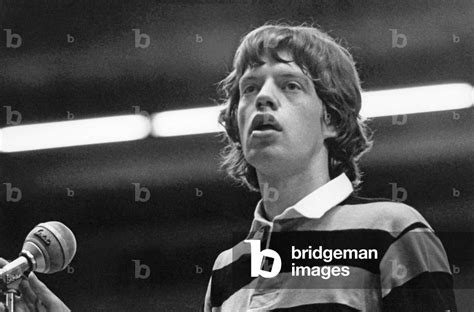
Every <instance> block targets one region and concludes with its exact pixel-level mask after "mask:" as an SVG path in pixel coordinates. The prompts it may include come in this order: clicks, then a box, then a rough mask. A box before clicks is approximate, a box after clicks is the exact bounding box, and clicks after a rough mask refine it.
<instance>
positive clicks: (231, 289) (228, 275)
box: [211, 254, 254, 307]
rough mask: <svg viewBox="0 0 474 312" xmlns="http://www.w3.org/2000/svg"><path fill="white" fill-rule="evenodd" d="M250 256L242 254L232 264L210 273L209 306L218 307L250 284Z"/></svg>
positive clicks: (251, 278)
mask: <svg viewBox="0 0 474 312" xmlns="http://www.w3.org/2000/svg"><path fill="white" fill-rule="evenodd" d="M253 279H254V277H251V276H250V254H244V255H243V256H241V257H240V258H239V259H237V260H236V261H234V262H232V264H230V265H227V266H225V267H223V268H221V269H219V270H215V271H213V272H212V283H211V305H212V306H213V307H220V306H221V305H222V303H223V302H224V301H226V300H227V299H228V298H229V297H230V296H232V295H233V294H234V293H235V292H236V291H238V290H239V289H241V288H243V287H244V286H245V285H247V284H248V283H250V282H251V281H252V280H253Z"/></svg>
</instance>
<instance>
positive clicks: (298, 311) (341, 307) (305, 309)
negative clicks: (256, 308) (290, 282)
mask: <svg viewBox="0 0 474 312" xmlns="http://www.w3.org/2000/svg"><path fill="white" fill-rule="evenodd" d="M271 311H275V312H276V311H278V312H284V311H291V312H315V311H318V312H357V311H360V310H357V309H354V308H352V307H349V306H347V305H345V304H340V303H314V304H306V305H301V306H297V307H291V308H284V309H275V310H271Z"/></svg>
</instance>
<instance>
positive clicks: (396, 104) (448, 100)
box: [360, 83, 473, 117]
mask: <svg viewBox="0 0 474 312" xmlns="http://www.w3.org/2000/svg"><path fill="white" fill-rule="evenodd" d="M472 95H473V93H472V87H471V86H470V85H469V84H464V83H456V84H454V83H453V84H443V85H433V86H423V87H411V88H404V89H393V90H381V91H370V92H365V93H363V94H362V109H361V112H360V114H361V116H364V117H382V116H393V115H404V114H416V113H426V112H435V111H444V110H454V109H461V108H467V107H471V106H472V103H473V98H472Z"/></svg>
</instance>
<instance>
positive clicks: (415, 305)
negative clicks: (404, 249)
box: [382, 272, 457, 312]
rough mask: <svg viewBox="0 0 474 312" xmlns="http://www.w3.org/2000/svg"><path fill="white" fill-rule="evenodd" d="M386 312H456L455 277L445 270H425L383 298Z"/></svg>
mask: <svg viewBox="0 0 474 312" xmlns="http://www.w3.org/2000/svg"><path fill="white" fill-rule="evenodd" d="M382 303H383V311H384V312H395V311H401V309H403V311H404V312H415V311H430V312H445V311H451V312H456V311H457V308H456V301H455V299H454V292H453V278H452V276H451V274H449V273H445V272H424V273H422V274H420V275H418V276H416V277H415V278H412V279H411V280H410V281H408V282H407V283H405V284H403V285H401V286H398V287H396V288H394V289H392V291H391V292H390V293H389V294H388V295H387V296H385V297H384V298H383V300H382Z"/></svg>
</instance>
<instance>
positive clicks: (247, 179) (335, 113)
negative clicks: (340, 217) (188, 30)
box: [219, 24, 372, 191]
mask: <svg viewBox="0 0 474 312" xmlns="http://www.w3.org/2000/svg"><path fill="white" fill-rule="evenodd" d="M281 51H287V52H289V53H290V56H291V57H292V59H291V60H285V59H282V58H281V57H280V56H279V54H278V53H279V52H281ZM265 56H270V57H271V58H273V59H274V60H276V61H278V62H283V63H289V62H290V61H294V62H295V63H296V64H297V65H298V66H299V67H300V68H301V70H302V71H303V72H304V73H305V74H306V75H308V76H309V78H311V79H312V80H313V83H314V87H315V90H316V93H317V94H318V96H319V98H320V99H321V100H322V102H323V105H324V106H325V108H326V111H327V113H328V114H329V116H330V118H331V119H330V124H331V125H333V126H334V127H335V129H336V131H337V136H336V137H335V138H328V139H326V140H325V145H326V147H327V149H328V156H329V157H328V158H329V159H328V167H329V175H330V178H331V179H332V178H334V177H336V176H338V175H339V174H341V173H343V172H344V173H346V175H347V176H348V178H349V179H350V180H351V182H352V184H353V186H354V187H355V188H357V187H358V186H359V184H360V183H361V172H360V170H359V166H358V160H359V158H360V156H361V155H362V154H363V153H364V152H366V151H368V150H369V149H370V147H371V146H372V141H371V139H370V137H369V135H368V131H369V129H368V127H367V126H366V125H365V122H364V121H363V120H362V118H361V117H360V115H359V111H360V108H361V86H360V80H359V76H358V74H357V70H356V68H355V63H354V60H353V59H352V56H351V55H350V53H349V52H348V51H347V50H346V49H345V48H343V47H342V46H340V45H339V44H338V43H336V42H335V41H334V39H332V38H331V37H330V36H329V35H327V34H326V33H324V32H322V31H320V30H319V29H317V28H315V27H313V26H305V25H302V26H289V25H282V24H266V25H264V26H261V27H259V28H257V29H255V30H253V31H251V32H250V33H248V34H247V35H246V36H245V37H244V38H243V39H242V41H241V43H240V46H239V47H238V49H237V51H236V53H235V56H234V62H233V70H232V72H231V73H230V74H229V75H228V76H227V77H226V78H225V79H224V80H222V81H221V82H220V84H219V90H220V91H222V93H223V101H222V102H223V105H224V108H223V109H222V110H221V112H220V115H219V122H220V123H221V124H222V125H223V126H224V127H225V129H226V132H227V135H226V141H227V146H226V147H225V148H224V149H223V150H222V152H221V156H222V162H221V168H222V169H225V170H226V171H227V173H228V174H229V175H230V176H231V177H232V178H234V179H235V180H237V181H238V182H240V183H241V184H244V185H246V186H248V187H249V188H250V189H251V190H254V191H257V190H258V189H259V186H258V179H257V173H256V171H255V168H254V167H253V166H251V165H250V164H249V163H248V162H247V160H246V159H245V158H244V154H243V151H242V147H241V145H240V138H239V129H238V124H237V108H238V105H239V100H240V90H239V80H240V78H241V77H242V75H243V74H244V72H245V71H246V70H247V69H248V68H254V67H257V66H260V65H263V64H264V60H263V58H264V57H265Z"/></svg>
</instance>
